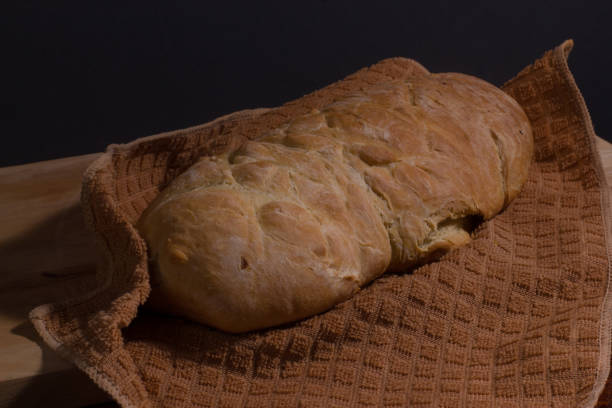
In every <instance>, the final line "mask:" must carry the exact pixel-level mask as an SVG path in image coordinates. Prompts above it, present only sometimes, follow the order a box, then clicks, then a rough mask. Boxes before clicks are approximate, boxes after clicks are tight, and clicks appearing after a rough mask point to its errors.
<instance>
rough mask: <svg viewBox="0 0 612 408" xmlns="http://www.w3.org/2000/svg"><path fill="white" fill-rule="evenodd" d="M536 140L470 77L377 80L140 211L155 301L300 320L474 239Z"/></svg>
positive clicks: (510, 107)
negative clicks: (389, 273) (474, 224)
mask: <svg viewBox="0 0 612 408" xmlns="http://www.w3.org/2000/svg"><path fill="white" fill-rule="evenodd" d="M532 154H533V138H532V133H531V127H530V124H529V121H528V119H527V117H526V115H525V113H524V112H523V111H522V109H521V108H520V106H519V105H518V103H516V101H514V100H513V99H512V98H511V97H510V96H508V95H507V94H505V93H504V92H502V91H501V90H499V89H498V88H496V87H494V86H492V85H490V84H488V83H486V82H484V81H482V80H480V79H477V78H474V77H471V76H468V75H462V74H455V73H446V74H424V75H418V76H415V77H413V78H411V79H408V80H395V81H390V82H386V83H381V84H376V85H373V86H371V87H369V88H368V89H364V90H362V91H361V92H358V93H354V94H350V95H348V96H346V97H345V98H343V99H341V100H338V101H335V102H333V103H331V104H329V105H327V106H325V107H324V108H322V109H321V110H313V111H312V112H310V113H309V114H306V115H302V116H299V117H296V118H294V119H292V120H290V121H289V122H287V123H286V124H284V125H283V126H281V127H279V128H277V129H274V130H272V131H270V132H268V133H266V134H264V135H262V136H261V137H258V138H257V139H256V140H252V141H248V142H246V143H245V144H244V145H243V146H242V147H240V148H239V149H238V150H236V151H233V152H229V153H226V154H223V155H219V156H211V157H202V158H201V160H199V161H198V162H197V163H195V164H194V165H193V166H192V167H190V168H189V169H188V170H187V171H186V172H184V173H183V174H181V175H180V176H178V177H177V178H176V179H175V180H174V181H173V182H172V183H171V184H170V185H169V186H168V187H167V188H166V189H165V190H164V191H162V192H161V193H160V194H159V196H158V197H157V198H156V199H155V200H154V201H153V202H152V203H151V205H150V206H149V207H148V208H147V210H146V211H145V212H144V213H143V215H142V217H141V219H140V220H139V222H138V224H137V228H138V229H139V231H140V232H141V234H142V236H143V237H144V238H145V240H146V241H147V244H148V246H149V250H150V256H151V259H152V261H153V263H154V264H155V265H156V271H155V273H154V279H155V280H156V287H155V288H154V292H156V293H154V296H155V299H156V300H155V302H154V307H155V308H156V309H158V310H160V311H164V312H167V313H172V314H177V315H181V316H185V317H187V318H189V319H192V320H195V321H198V322H201V323H204V324H207V325H210V326H213V327H216V328H219V329H221V330H224V331H229V332H244V331H249V330H253V329H259V328H264V327H270V326H275V325H279V324H282V323H287V322H291V321H295V320H299V319H302V318H304V317H307V316H311V315H313V314H316V313H319V312H322V311H324V310H327V309H329V308H330V307H332V306H333V305H335V304H337V303H339V302H341V301H343V300H345V299H347V298H348V297H350V296H351V295H352V294H353V293H355V292H356V291H357V290H359V288H360V287H362V286H363V285H365V284H367V283H368V282H370V281H371V280H372V279H374V278H376V277H378V276H380V275H381V274H382V273H384V272H385V271H386V270H395V271H400V270H404V269H406V268H409V267H412V266H415V265H417V264H419V263H421V262H424V261H426V260H429V259H432V258H433V257H436V256H439V255H440V254H442V253H444V252H446V251H448V250H450V249H452V248H455V247H457V246H460V245H463V244H465V243H467V242H469V240H470V235H469V231H470V225H469V224H470V222H471V220H472V219H473V218H482V219H489V218H491V217H493V216H494V215H496V214H497V213H498V212H500V211H501V210H502V209H503V208H504V207H505V206H506V205H508V203H509V202H510V201H511V200H512V199H513V198H514V197H515V196H516V195H517V194H518V192H519V191H520V189H521V186H522V185H523V183H524V182H525V180H526V178H527V174H528V169H529V164H530V162H531V159H532Z"/></svg>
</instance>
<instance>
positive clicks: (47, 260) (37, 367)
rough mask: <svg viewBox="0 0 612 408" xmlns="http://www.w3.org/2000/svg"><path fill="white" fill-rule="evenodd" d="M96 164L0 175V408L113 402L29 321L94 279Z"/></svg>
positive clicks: (611, 173)
mask: <svg viewBox="0 0 612 408" xmlns="http://www.w3.org/2000/svg"><path fill="white" fill-rule="evenodd" d="M597 147H598V149H599V153H600V156H601V158H602V162H603V166H604V170H605V172H606V175H607V180H608V184H609V185H612V144H610V143H608V142H605V141H604V140H602V139H598V140H597ZM98 156H99V154H89V155H85V156H76V157H69V158H65V159H59V160H51V161H45V162H39V163H32V164H27V165H22V166H11V167H4V168H0V225H1V226H2V228H0V259H1V260H2V262H1V263H0V265H1V267H0V270H1V273H0V407H8V406H18V407H26V406H41V407H42V406H45V407H53V406H58V407H81V406H85V405H89V404H95V403H100V402H104V401H109V400H110V398H109V397H108V396H107V395H106V394H105V393H104V392H102V391H100V390H99V389H98V388H97V387H96V386H95V385H94V384H93V383H92V382H91V381H90V380H89V379H88V378H87V377H86V376H85V375H84V374H82V373H81V372H80V371H78V370H77V369H76V368H74V367H73V366H72V365H71V364H70V363H68V362H66V361H64V360H62V359H61V358H60V357H58V356H57V355H56V354H55V353H54V352H53V351H51V350H50V349H49V348H48V347H47V346H45V345H44V344H43V343H42V341H41V340H40V338H39V337H38V335H37V334H36V333H35V331H34V329H33V327H32V325H31V324H30V323H29V321H28V320H27V315H28V312H29V311H30V310H32V309H33V308H34V307H36V306H38V305H40V304H43V303H49V302H55V301H58V300H61V299H63V298H67V297H71V296H72V295H73V294H74V291H75V290H78V286H79V285H78V284H79V282H81V281H82V282H85V281H87V280H90V279H91V275H92V274H93V273H94V268H95V260H96V253H95V250H94V247H93V242H92V241H93V239H92V235H91V233H90V232H89V231H87V230H86V229H85V226H84V224H83V220H82V218H81V213H80V208H79V198H80V189H81V176H82V174H83V172H84V171H85V169H86V168H87V166H89V164H90V163H91V162H93V160H94V159H96V157H98ZM75 288H76V289H75ZM67 390H68V392H67Z"/></svg>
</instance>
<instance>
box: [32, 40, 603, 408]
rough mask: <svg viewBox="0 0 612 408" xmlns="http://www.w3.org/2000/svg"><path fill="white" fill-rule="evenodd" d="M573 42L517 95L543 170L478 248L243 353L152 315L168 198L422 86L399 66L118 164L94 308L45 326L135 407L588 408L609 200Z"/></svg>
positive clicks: (514, 86) (43, 313)
mask: <svg viewBox="0 0 612 408" xmlns="http://www.w3.org/2000/svg"><path fill="white" fill-rule="evenodd" d="M571 47H572V43H571V41H568V42H566V43H564V44H563V45H561V46H559V47H558V48H556V49H554V50H552V51H549V52H547V53H546V54H545V55H544V56H543V57H542V58H541V59H539V60H537V61H536V62H535V63H534V64H532V65H530V66H528V67H527V68H525V69H524V70H523V71H522V72H520V73H519V74H518V75H517V76H516V77H515V78H514V79H512V80H511V81H509V82H508V83H507V84H506V85H505V86H504V89H505V91H506V92H508V93H510V94H511V95H512V96H514V98H515V99H516V100H517V101H518V102H519V103H520V104H521V105H522V106H523V108H524V109H525V112H526V113H527V115H528V116H529V118H530V120H531V122H532V124H533V130H534V135H535V145H536V155H535V163H534V164H533V166H532V168H531V170H530V176H529V179H528V181H527V183H526V185H525V187H524V188H523V190H522V192H521V194H520V195H519V197H518V198H517V199H516V200H515V201H514V202H513V203H512V204H511V205H510V206H509V208H507V209H506V210H505V211H504V212H503V213H502V214H500V215H499V216H497V217H495V218H494V219H493V220H491V221H489V222H487V223H485V224H483V225H482V226H481V227H479V228H478V229H477V230H476V231H475V236H474V240H473V242H472V243H470V244H469V245H468V246H466V247H463V248H461V249H459V250H456V251H454V252H452V253H450V254H449V255H447V256H445V257H444V258H443V259H442V260H441V261H439V262H436V263H432V264H429V265H426V266H424V267H421V268H419V269H417V270H416V271H414V272H412V273H404V274H390V275H386V276H383V277H382V278H380V279H378V280H376V281H375V282H373V283H372V284H371V285H370V286H368V287H367V288H365V289H364V290H362V291H361V292H360V293H358V294H357V295H356V296H355V297H354V298H352V299H350V300H349V301H346V302H344V303H342V304H340V305H338V306H337V307H335V308H334V309H332V310H330V311H328V312H326V313H323V314H321V315H318V316H315V317H313V318H310V319H307V320H305V321H302V322H298V323H295V324H290V325H286V326H283V327H280V328H275V329H270V330H264V331H260V332H255V333H250V334H246V335H229V334H224V333H220V332H218V331H215V330H212V329H209V328H207V327H205V326H201V325H198V324H194V323H190V322H188V321H184V320H181V319H177V318H171V317H164V316H160V315H155V314H152V313H149V312H146V311H144V310H142V309H141V308H139V305H140V304H142V303H143V302H144V301H145V300H146V299H147V296H148V293H149V283H148V273H147V260H146V247H145V244H144V242H143V240H142V239H141V238H140V237H139V235H138V234H137V232H136V230H135V229H134V228H133V223H134V222H135V221H136V220H137V218H138V216H139V214H140V213H141V212H142V211H143V210H144V208H145V207H146V206H147V203H149V202H150V201H151V200H152V199H153V198H154V197H155V195H156V194H157V193H158V192H159V190H160V188H162V187H163V186H164V185H166V184H167V183H168V182H169V181H170V180H172V178H173V177H175V176H176V175H177V174H179V173H180V172H181V171H182V170H184V169H185V168H186V167H187V166H189V165H190V164H191V163H192V162H194V160H196V159H197V157H198V156H200V155H202V154H209V153H218V152H221V151H223V150H225V149H231V148H234V147H235V146H237V145H238V144H239V143H240V142H241V141H243V140H244V138H246V137H256V136H257V135H259V134H261V133H262V132H264V131H265V130H266V129H269V128H271V127H274V126H277V125H279V124H281V123H282V122H284V121H285V120H287V119H288V118H290V117H292V116H295V115H299V114H301V113H304V112H307V111H309V110H311V109H312V108H315V107H320V106H322V105H324V104H327V103H329V102H330V101H332V100H333V99H334V98H337V97H339V96H341V95H343V94H345V93H347V92H350V91H352V90H355V89H358V88H360V87H365V86H368V84H371V83H374V82H377V81H382V80H387V79H389V78H402V77H408V76H411V75H414V74H415V73H418V72H424V71H425V68H423V67H422V66H421V65H419V64H418V63H416V62H414V61H412V60H408V59H403V58H394V59H388V60H384V61H382V62H380V63H378V64H376V65H374V66H372V67H370V68H368V69H363V70H361V71H359V72H357V73H355V74H353V75H351V76H349V77H347V78H346V79H344V80H342V81H340V82H337V83H334V84H332V85H330V86H328V87H326V88H324V89H322V90H320V91H317V92H314V93H313V94H310V95H307V96H305V97H303V98H301V99H298V100H296V101H293V102H290V103H288V104H286V105H284V106H282V107H280V108H275V109H270V110H258V111H251V112H246V113H242V114H238V115H232V116H230V117H226V118H222V119H219V120H217V121H215V122H213V123H211V124H207V125H203V126H199V127H195V128H191V129H186V130H182V131H177V132H171V133H166V134H162V135H157V136H153V137H149V138H145V139H140V140H137V141H135V142H133V143H130V144H127V145H119V146H110V147H109V149H108V150H107V152H106V153H105V154H104V155H103V156H102V157H101V158H100V159H98V160H97V161H96V162H95V163H94V164H93V165H92V166H91V167H90V168H89V169H88V171H87V173H86V175H85V179H84V184H83V196H82V203H83V207H84V211H85V214H86V221H87V223H88V224H89V225H90V226H91V227H92V228H93V230H94V231H95V233H96V235H97V239H98V244H99V248H100V251H101V253H102V254H103V262H102V263H101V265H100V267H99V273H98V276H97V280H96V281H95V282H94V281H92V282H91V288H92V292H91V293H88V294H86V295H84V296H83V297H81V298H79V299H71V300H69V301H66V302H64V303H59V304H53V305H44V306H41V307H39V308H37V309H35V310H34V311H33V312H32V314H31V318H32V321H33V323H34V325H35V326H36V328H37V330H38V332H39V333H40V334H41V335H42V337H43V338H44V340H45V341H46V342H47V343H48V344H49V345H50V346H51V347H52V348H54V349H55V350H57V351H58V352H59V353H61V354H62V355H63V356H65V357H67V358H68V359H69V360H71V361H73V362H74V363H75V364H76V365H77V366H78V367H79V368H80V369H82V370H83V371H85V372H86V373H87V374H89V375H90V376H91V378H92V379H93V380H94V381H95V382H96V383H97V384H98V385H99V386H100V387H102V388H103V389H105V390H106V391H107V392H109V393H110V395H112V396H113V398H115V399H116V400H117V401H118V402H119V403H120V404H121V405H122V406H124V407H173V408H175V407H209V406H214V407H217V406H218V407H258V406H261V407H268V406H279V407H280V406H283V407H285V406H288V407H289V406H305V407H331V406H339V407H348V406H385V407H391V406H414V407H592V406H595V404H596V402H597V399H598V396H599V394H600V393H601V391H602V390H603V388H604V385H605V382H606V379H607V376H608V372H609V367H610V320H611V314H612V307H611V296H610V270H611V269H610V260H611V259H612V258H611V253H610V246H611V245H610V243H611V242H612V237H611V236H610V232H612V231H611V230H610V225H611V224H610V215H611V214H610V208H611V207H610V198H609V196H608V189H607V187H606V182H605V179H604V174H603V171H602V166H601V163H600V162H599V157H598V155H597V153H596V151H595V147H594V146H595V145H594V133H593V129H592V125H591V122H590V118H589V115H588V112H587V109H586V106H585V104H584V101H583V99H582V97H581V95H580V92H579V91H578V88H577V87H576V85H575V83H574V80H573V78H572V75H571V73H570V71H569V69H568V67H567V64H566V58H567V54H568V53H569V50H570V49H571Z"/></svg>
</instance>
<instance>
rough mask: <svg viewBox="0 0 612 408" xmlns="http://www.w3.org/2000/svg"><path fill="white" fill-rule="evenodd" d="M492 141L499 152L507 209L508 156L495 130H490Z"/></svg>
mask: <svg viewBox="0 0 612 408" xmlns="http://www.w3.org/2000/svg"><path fill="white" fill-rule="evenodd" d="M489 132H490V135H491V139H493V142H494V143H495V149H496V150H497V157H499V166H500V176H501V179H502V188H503V189H504V205H503V207H504V208H505V207H506V206H507V205H508V201H509V199H510V198H509V197H508V185H507V177H508V167H507V163H506V155H505V154H504V144H503V143H502V141H501V140H500V138H499V136H498V135H497V133H495V131H494V130H493V129H489Z"/></svg>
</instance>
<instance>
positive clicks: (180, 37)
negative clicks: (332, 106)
mask: <svg viewBox="0 0 612 408" xmlns="http://www.w3.org/2000/svg"><path fill="white" fill-rule="evenodd" d="M2 14H3V15H2V16H1V17H0V18H1V19H2V28H1V29H2V30H3V31H6V32H5V33H4V35H3V40H5V41H6V40H8V44H7V46H6V47H3V48H5V50H6V51H7V52H4V53H3V54H4V58H3V59H4V62H3V63H2V64H3V65H4V68H7V67H8V68H9V69H10V72H9V73H8V74H5V75H3V77H4V79H5V84H4V86H3V88H2V92H0V104H1V105H0V108H1V109H0V118H1V132H2V136H3V138H2V140H3V142H4V144H3V147H2V149H1V150H0V151H1V152H2V154H1V155H0V158H1V160H0V166H6V165H14V164H21V163H27V162H32V161H38V160H47V159H53V158H59V157H64V156H70V155H78V154H85V153H92V152H98V151H102V150H104V148H105V147H106V145H108V144H110V143H123V142H128V141H130V140H132V139H135V138H138V137H142V136H146V135H150V134H154V133H158V132H162V131H167V130H173V129H178V128H183V127H187V126H192V125H196V124H199V123H203V122H206V121H208V120H210V119H213V118H214V117H216V116H219V115H222V114H225V113H229V112H232V111H235V110H239V109H245V108H253V107H263V106H276V105H279V104H281V103H283V102H286V101H288V100H291V99H294V98H297V97H300V96H301V95H303V94H305V93H308V92H311V91H313V90H315V89H317V88H320V87H322V86H325V85H327V84H329V83H331V82H333V81H336V80H338V79H341V78H343V77H344V76H346V75H348V74H350V73H352V72H354V71H356V70H357V69H359V68H361V67H364V66H367V65H371V64H373V63H375V62H377V61H379V60H380V59H383V58H387V57H393V56H405V57H410V58H414V59H416V60H418V61H420V62H421V63H423V64H424V65H425V66H426V67H427V68H428V69H429V70H431V71H433V72H441V71H456V72H464V73H468V74H472V75H476V76H479V77H481V78H483V79H485V80H488V81H489V82H492V83H493V84H495V85H501V84H503V82H505V81H506V80H507V79H510V78H511V77H512V76H513V75H514V74H515V73H517V72H518V71H519V70H520V69H521V68H523V67H524V66H525V65H527V64H528V63H530V62H532V61H533V60H534V59H536V58H538V57H539V56H541V54H542V53H543V52H544V51H545V50H547V49H550V48H553V47H555V46H556V45H558V44H560V43H561V42H562V41H563V40H565V39H567V38H573V39H574V40H575V42H576V45H575V48H574V51H573V53H572V56H571V57H570V67H571V68H572V70H573V72H574V75H575V77H576V80H577V82H578V86H579V87H580V88H581V90H582V91H583V94H584V96H585V99H586V101H587V105H588V106H589V108H590V111H591V116H592V119H593V122H594V125H595V130H596V132H597V133H598V134H599V135H600V136H602V137H604V138H606V139H608V140H612V115H610V114H609V110H610V108H609V104H610V102H609V100H610V96H611V95H612V76H611V75H610V67H611V66H612V64H611V63H612V53H611V52H610V51H611V47H610V42H611V40H612V28H611V25H612V6H611V5H610V2H590V3H589V2H586V3H585V2H580V1H578V0H573V1H537V0H532V1H513V2H495V1H486V2H466V1H441V2H434V1H422V0H421V1H419V2H407V1H401V2H400V1H396V2H383V1H376V0H373V1H370V2H354V1H332V0H328V1H320V0H319V1H310V2H307V1H306V2H299V3H298V2H291V1H286V2H264V1H257V2H256V1H252V2H251V1H249V2H247V1H244V2H231V1H215V2H206V1H185V2H180V3H174V2H172V3H171V2H164V3H162V2H143V3H133V2H122V3H109V2H106V1H99V2H91V1H79V2H76V1H74V2H59V1H44V2H43V1H39V2H32V1H27V0H22V1H19V2H16V3H15V5H13V6H12V9H11V10H8V11H7V12H6V13H2Z"/></svg>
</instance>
